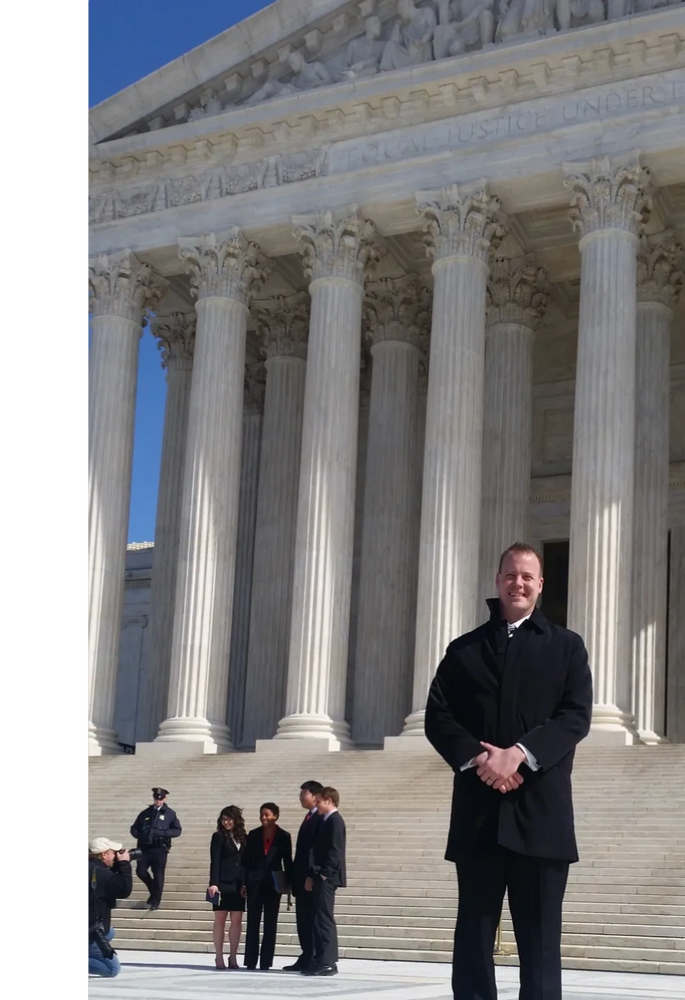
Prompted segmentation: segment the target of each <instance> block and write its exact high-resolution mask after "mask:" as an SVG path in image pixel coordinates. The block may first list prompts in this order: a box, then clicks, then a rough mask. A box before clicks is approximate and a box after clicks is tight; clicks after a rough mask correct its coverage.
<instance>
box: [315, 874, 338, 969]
mask: <svg viewBox="0 0 685 1000" xmlns="http://www.w3.org/2000/svg"><path fill="white" fill-rule="evenodd" d="M335 890H336V886H334V885H331V883H330V881H328V880H327V881H326V882H323V881H322V880H321V879H320V878H315V879H314V888H313V889H312V896H313V897H314V924H313V931H314V963H313V964H314V965H317V966H319V965H335V964H336V963H337V961H338V929H337V927H336V926H335V918H334V916H333V910H334V907H335Z"/></svg>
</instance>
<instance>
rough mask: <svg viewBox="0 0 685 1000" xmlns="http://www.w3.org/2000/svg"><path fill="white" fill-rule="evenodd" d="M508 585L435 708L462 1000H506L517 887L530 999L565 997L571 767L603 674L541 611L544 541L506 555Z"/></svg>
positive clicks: (446, 668) (441, 676)
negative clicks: (506, 954)
mask: <svg viewBox="0 0 685 1000" xmlns="http://www.w3.org/2000/svg"><path fill="white" fill-rule="evenodd" d="M496 586H497V594H498V598H497V599H494V600H490V601H488V605H489V607H490V611H491V617H490V621H489V622H487V623H486V624H484V625H481V626H480V627H479V628H477V629H475V630H474V631H473V632H469V633H467V634H466V635H463V636H461V637H460V638H458V639H455V640H454V642H451V643H450V645H449V646H448V648H447V652H446V654H445V657H444V659H443V661H442V663H441V664H440V666H439V667H438V670H437V673H436V675H435V678H434V680H433V683H432V684H431V688H430V692H429V695H428V704H427V706H426V722H425V726H426V736H427V737H428V739H429V740H430V742H431V743H432V744H433V746H434V747H435V749H436V750H437V751H438V753H440V754H441V756H442V757H444V759H445V760H446V761H447V763H448V764H449V765H450V767H451V768H452V770H453V771H454V791H453V796H452V816H451V823H450V832H449V840H448V844H447V853H446V855H445V857H446V858H447V860H448V861H454V862H455V863H456V867H457V878H458V881H459V910H458V916H457V927H456V931H455V937H454V964H453V973H452V987H453V990H454V997H455V1000H496V998H497V987H496V985H495V968H494V960H493V950H494V943H495V936H496V932H497V925H498V923H499V920H500V915H501V911H502V903H503V899H504V893H505V890H508V893H509V907H510V909H511V916H512V920H513V923H514V932H515V934H516V942H517V946H518V953H519V962H520V979H521V991H520V993H519V1000H561V907H562V901H563V897H564V891H565V889H566V880H567V877H568V868H569V863H570V862H574V861H577V860H578V851H577V847H576V838H575V832H574V826H573V804H572V799H571V769H572V767H573V757H574V753H575V747H576V745H577V744H578V743H579V742H580V740H582V739H583V738H584V737H585V736H587V733H588V731H589V728H590V719H591V715H592V678H591V675H590V668H589V666H588V657H587V652H586V649H585V645H584V643H583V640H582V639H581V638H580V636H578V635H576V634H575V633H574V632H570V631H569V630H568V629H565V628H561V627H560V626H558V625H553V624H552V623H551V622H549V621H548V620H547V619H546V618H545V616H544V615H543V614H542V612H541V611H539V610H538V609H537V608H536V602H537V599H538V597H539V595H540V593H541V592H542V586H543V578H542V559H541V557H540V555H539V553H537V552H536V551H535V549H534V548H533V547H532V546H529V545H524V544H522V543H518V542H517V543H515V544H514V545H512V546H510V548H509V549H507V550H506V552H504V553H503V555H502V558H501V560H500V567H499V572H498V574H497V577H496Z"/></svg>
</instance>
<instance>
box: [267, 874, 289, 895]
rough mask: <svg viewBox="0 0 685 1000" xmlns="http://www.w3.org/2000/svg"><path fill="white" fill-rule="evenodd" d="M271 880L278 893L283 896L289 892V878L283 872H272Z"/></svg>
mask: <svg viewBox="0 0 685 1000" xmlns="http://www.w3.org/2000/svg"><path fill="white" fill-rule="evenodd" d="M271 878H272V879H273V880H274V889H275V890H276V892H280V893H281V894H282V893H284V892H287V891H288V888H289V885H288V877H287V875H286V874H285V872H283V871H276V872H271Z"/></svg>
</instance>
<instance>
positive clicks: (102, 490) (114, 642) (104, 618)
mask: <svg viewBox="0 0 685 1000" xmlns="http://www.w3.org/2000/svg"><path fill="white" fill-rule="evenodd" d="M89 284H90V295H91V307H92V320H91V345H90V362H89V365H90V368H89V383H88V393H89V402H88V434H89V462H88V538H89V549H88V584H89V598H88V601H89V604H88V688H89V706H88V707H89V714H88V752H89V754H90V755H92V756H99V755H101V754H106V753H118V752H119V744H118V742H117V735H116V733H115V731H114V700H115V695H116V684H117V672H118V667H119V638H120V635H121V611H122V604H123V597H124V568H125V561H126V537H127V533H128V515H129V504H130V492H131V464H132V458H133V426H134V418H135V405H136V384H137V379H138V348H139V343H140V336H141V333H142V323H143V315H144V312H145V310H146V309H147V308H149V307H153V306H154V305H155V303H156V302H157V301H158V300H159V299H160V297H161V296H162V294H163V292H164V289H165V288H166V284H165V283H164V282H162V281H161V279H159V278H158V277H157V276H156V275H155V274H154V273H153V271H152V268H151V267H150V265H149V264H144V263H142V262H141V261H139V260H138V258H137V257H136V256H135V254H133V253H131V251H130V250H122V251H119V252H118V253H114V254H111V255H109V256H107V255H102V256H99V257H97V258H95V259H93V260H91V262H90V267H89Z"/></svg>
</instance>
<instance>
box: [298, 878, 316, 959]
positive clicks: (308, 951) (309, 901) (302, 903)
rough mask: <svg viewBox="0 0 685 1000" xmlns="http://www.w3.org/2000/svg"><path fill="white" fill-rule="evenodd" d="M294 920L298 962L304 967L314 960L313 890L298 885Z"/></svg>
mask: <svg viewBox="0 0 685 1000" xmlns="http://www.w3.org/2000/svg"><path fill="white" fill-rule="evenodd" d="M295 921H296V923H297V936H298V938H299V939H300V949H301V951H302V954H301V955H300V957H299V958H298V962H300V964H301V965H302V966H304V967H305V968H306V967H307V966H308V965H311V964H312V962H313V961H314V892H313V891H312V892H306V890H305V889H304V886H298V888H297V895H296V896H295Z"/></svg>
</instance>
